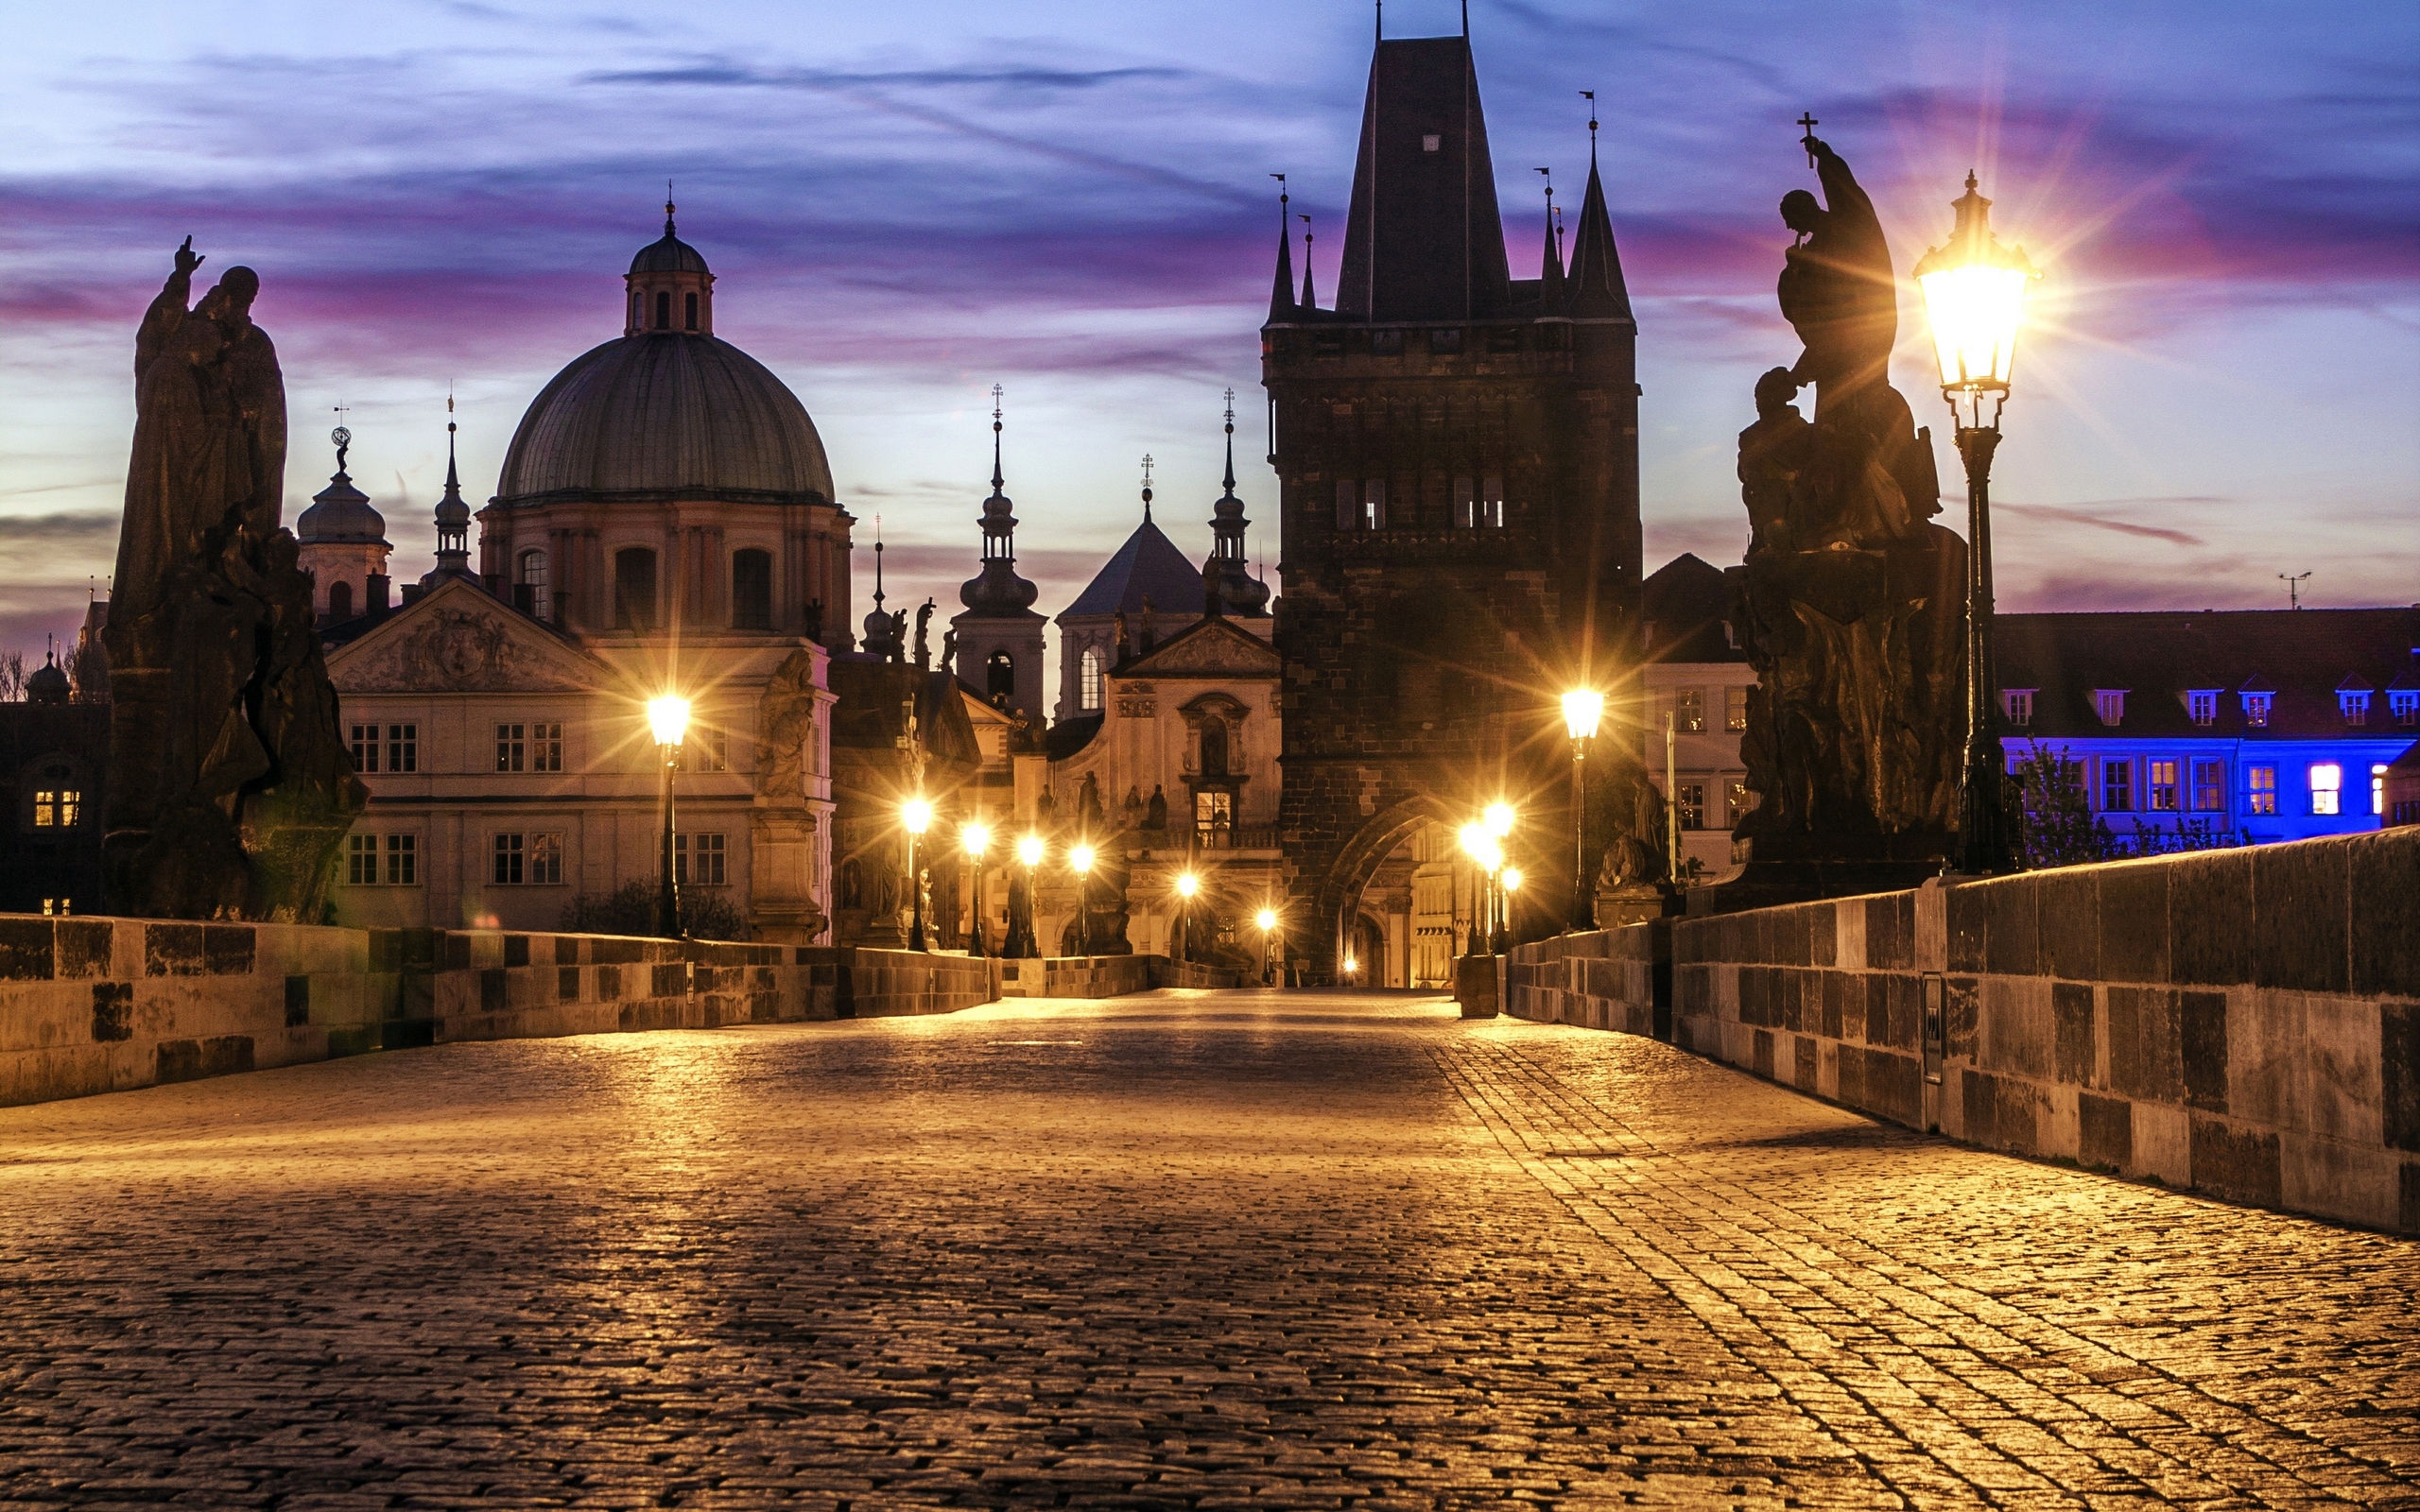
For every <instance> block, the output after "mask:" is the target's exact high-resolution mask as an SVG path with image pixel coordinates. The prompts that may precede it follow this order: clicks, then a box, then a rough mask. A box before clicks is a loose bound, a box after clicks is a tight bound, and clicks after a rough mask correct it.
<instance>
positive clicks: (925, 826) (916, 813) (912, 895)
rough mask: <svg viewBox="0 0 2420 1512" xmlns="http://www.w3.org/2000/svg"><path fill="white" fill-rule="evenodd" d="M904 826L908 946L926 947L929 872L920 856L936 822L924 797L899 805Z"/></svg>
mask: <svg viewBox="0 0 2420 1512" xmlns="http://www.w3.org/2000/svg"><path fill="white" fill-rule="evenodd" d="M899 823H900V826H901V827H902V828H903V829H905V830H906V831H907V832H908V949H909V950H911V951H921V950H923V949H924V948H925V874H924V870H923V867H924V862H923V859H922V858H921V857H920V856H918V854H917V853H916V852H917V848H918V842H920V841H922V840H923V839H924V838H925V831H926V830H929V829H931V828H932V825H933V806H932V805H931V804H930V803H927V802H925V800H924V799H921V798H911V799H908V801H907V802H905V803H903V804H901V805H900V806H899Z"/></svg>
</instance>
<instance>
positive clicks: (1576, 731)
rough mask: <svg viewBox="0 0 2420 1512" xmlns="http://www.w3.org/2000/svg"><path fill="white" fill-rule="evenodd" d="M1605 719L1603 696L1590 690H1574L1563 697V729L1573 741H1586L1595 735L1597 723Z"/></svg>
mask: <svg viewBox="0 0 2420 1512" xmlns="http://www.w3.org/2000/svg"><path fill="white" fill-rule="evenodd" d="M1604 717H1605V696H1604V695H1603V694H1601V693H1598V692H1596V691H1595V690H1594V689H1590V688H1574V689H1573V690H1572V691H1571V692H1569V693H1566V694H1564V696H1563V728H1564V729H1565V730H1569V731H1570V732H1571V738H1572V739H1574V740H1587V739H1590V738H1592V737H1593V736H1595V734H1596V733H1597V723H1598V721H1599V720H1601V719H1603V718H1604Z"/></svg>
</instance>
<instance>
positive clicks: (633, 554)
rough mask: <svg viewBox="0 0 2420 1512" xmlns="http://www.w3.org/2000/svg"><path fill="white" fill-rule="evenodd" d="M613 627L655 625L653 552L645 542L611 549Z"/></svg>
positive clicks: (636, 628)
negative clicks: (612, 554)
mask: <svg viewBox="0 0 2420 1512" xmlns="http://www.w3.org/2000/svg"><path fill="white" fill-rule="evenodd" d="M614 628H615V629H617V630H651V629H654V628H655V553H654V552H651V551H649V550H648V549H647V548H646V547H645V546H625V547H623V548H622V549H621V550H619V551H617V552H615V553H614Z"/></svg>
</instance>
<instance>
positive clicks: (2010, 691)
mask: <svg viewBox="0 0 2420 1512" xmlns="http://www.w3.org/2000/svg"><path fill="white" fill-rule="evenodd" d="M2000 707H2001V708H2002V709H2003V710H2005V711H2006V712H2007V713H2008V722H2009V723H2010V724H2012V725H2014V726H2015V727H2016V728H2017V729H2019V730H2022V729H2024V728H2025V727H2026V726H2028V725H2030V724H2031V723H2033V690H2032V689H2031V688H2003V689H2001V690H2000Z"/></svg>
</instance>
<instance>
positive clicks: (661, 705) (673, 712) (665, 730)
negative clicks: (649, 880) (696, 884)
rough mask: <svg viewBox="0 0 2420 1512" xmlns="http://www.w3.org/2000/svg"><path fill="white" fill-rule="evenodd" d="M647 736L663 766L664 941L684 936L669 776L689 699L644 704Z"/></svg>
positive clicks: (660, 927) (660, 862) (660, 885)
mask: <svg viewBox="0 0 2420 1512" xmlns="http://www.w3.org/2000/svg"><path fill="white" fill-rule="evenodd" d="M647 728H648V734H650V735H652V736H654V737H655V746H656V752H657V755H658V757H659V758H660V760H661V763H662V765H663V767H664V774H663V783H662V786H663V808H664V853H663V854H662V855H661V856H659V857H658V858H657V866H658V871H657V881H656V890H655V927H656V932H657V933H658V934H660V935H662V936H664V937H665V938H666V939H676V938H679V937H681V936H682V935H683V933H684V930H683V925H682V922H681V885H680V881H679V879H678V878H677V877H676V876H675V874H674V871H673V840H672V836H673V815H672V774H673V772H674V771H675V770H676V769H677V768H678V767H679V766H680V765H681V742H682V740H683V738H684V737H685V736H686V735H687V734H688V733H689V700H688V699H686V698H683V697H679V696H675V695H673V694H668V693H667V694H665V695H663V696H659V697H654V698H649V699H648V701H647Z"/></svg>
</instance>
